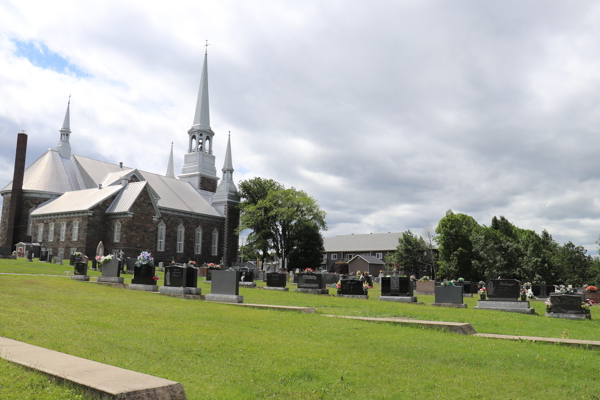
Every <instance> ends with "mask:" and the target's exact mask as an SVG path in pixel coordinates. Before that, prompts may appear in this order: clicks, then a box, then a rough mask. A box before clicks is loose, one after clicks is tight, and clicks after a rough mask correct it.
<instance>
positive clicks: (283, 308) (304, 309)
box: [219, 303, 317, 314]
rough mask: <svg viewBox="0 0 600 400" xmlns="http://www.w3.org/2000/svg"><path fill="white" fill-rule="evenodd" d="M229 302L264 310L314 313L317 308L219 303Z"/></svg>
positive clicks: (237, 304) (238, 304)
mask: <svg viewBox="0 0 600 400" xmlns="http://www.w3.org/2000/svg"><path fill="white" fill-rule="evenodd" d="M219 304H229V305H232V306H241V307H249V308H260V309H263V310H276V311H298V312H302V313H306V314H314V313H316V312H317V310H316V309H315V308H314V307H295V306H272V305H269V304H244V303H219Z"/></svg>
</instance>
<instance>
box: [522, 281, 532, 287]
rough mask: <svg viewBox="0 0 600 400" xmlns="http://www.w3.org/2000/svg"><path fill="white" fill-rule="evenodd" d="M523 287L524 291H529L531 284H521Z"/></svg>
mask: <svg viewBox="0 0 600 400" xmlns="http://www.w3.org/2000/svg"><path fill="white" fill-rule="evenodd" d="M523 287H524V288H525V289H531V282H525V283H524V284H523Z"/></svg>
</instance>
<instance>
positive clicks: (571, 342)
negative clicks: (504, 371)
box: [473, 333, 600, 350]
mask: <svg viewBox="0 0 600 400" xmlns="http://www.w3.org/2000/svg"><path fill="white" fill-rule="evenodd" d="M473 336H477V337H482V338H487V339H504V340H527V341H530V342H536V343H551V344H562V345H565V346H580V347H586V348H590V349H594V350H600V341H599V340H580V339H563V338H547V337H537V336H519V335H497V334H495V333H476V334H475V335H473Z"/></svg>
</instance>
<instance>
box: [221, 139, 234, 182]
mask: <svg viewBox="0 0 600 400" xmlns="http://www.w3.org/2000/svg"><path fill="white" fill-rule="evenodd" d="M222 171H223V172H233V163H232V162H231V131H229V135H228V136H227V150H226V151H225V162H224V163H223V169H222Z"/></svg>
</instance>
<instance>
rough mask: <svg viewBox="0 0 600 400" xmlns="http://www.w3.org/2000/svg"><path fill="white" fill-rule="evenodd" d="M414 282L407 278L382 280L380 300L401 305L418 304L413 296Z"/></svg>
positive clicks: (391, 277) (398, 277)
mask: <svg viewBox="0 0 600 400" xmlns="http://www.w3.org/2000/svg"><path fill="white" fill-rule="evenodd" d="M413 290H414V286H413V282H412V281H411V279H410V278H407V277H405V276H388V277H383V278H381V296H379V300H382V301H395V302H401V303H416V302H417V298H416V297H414V296H413Z"/></svg>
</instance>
